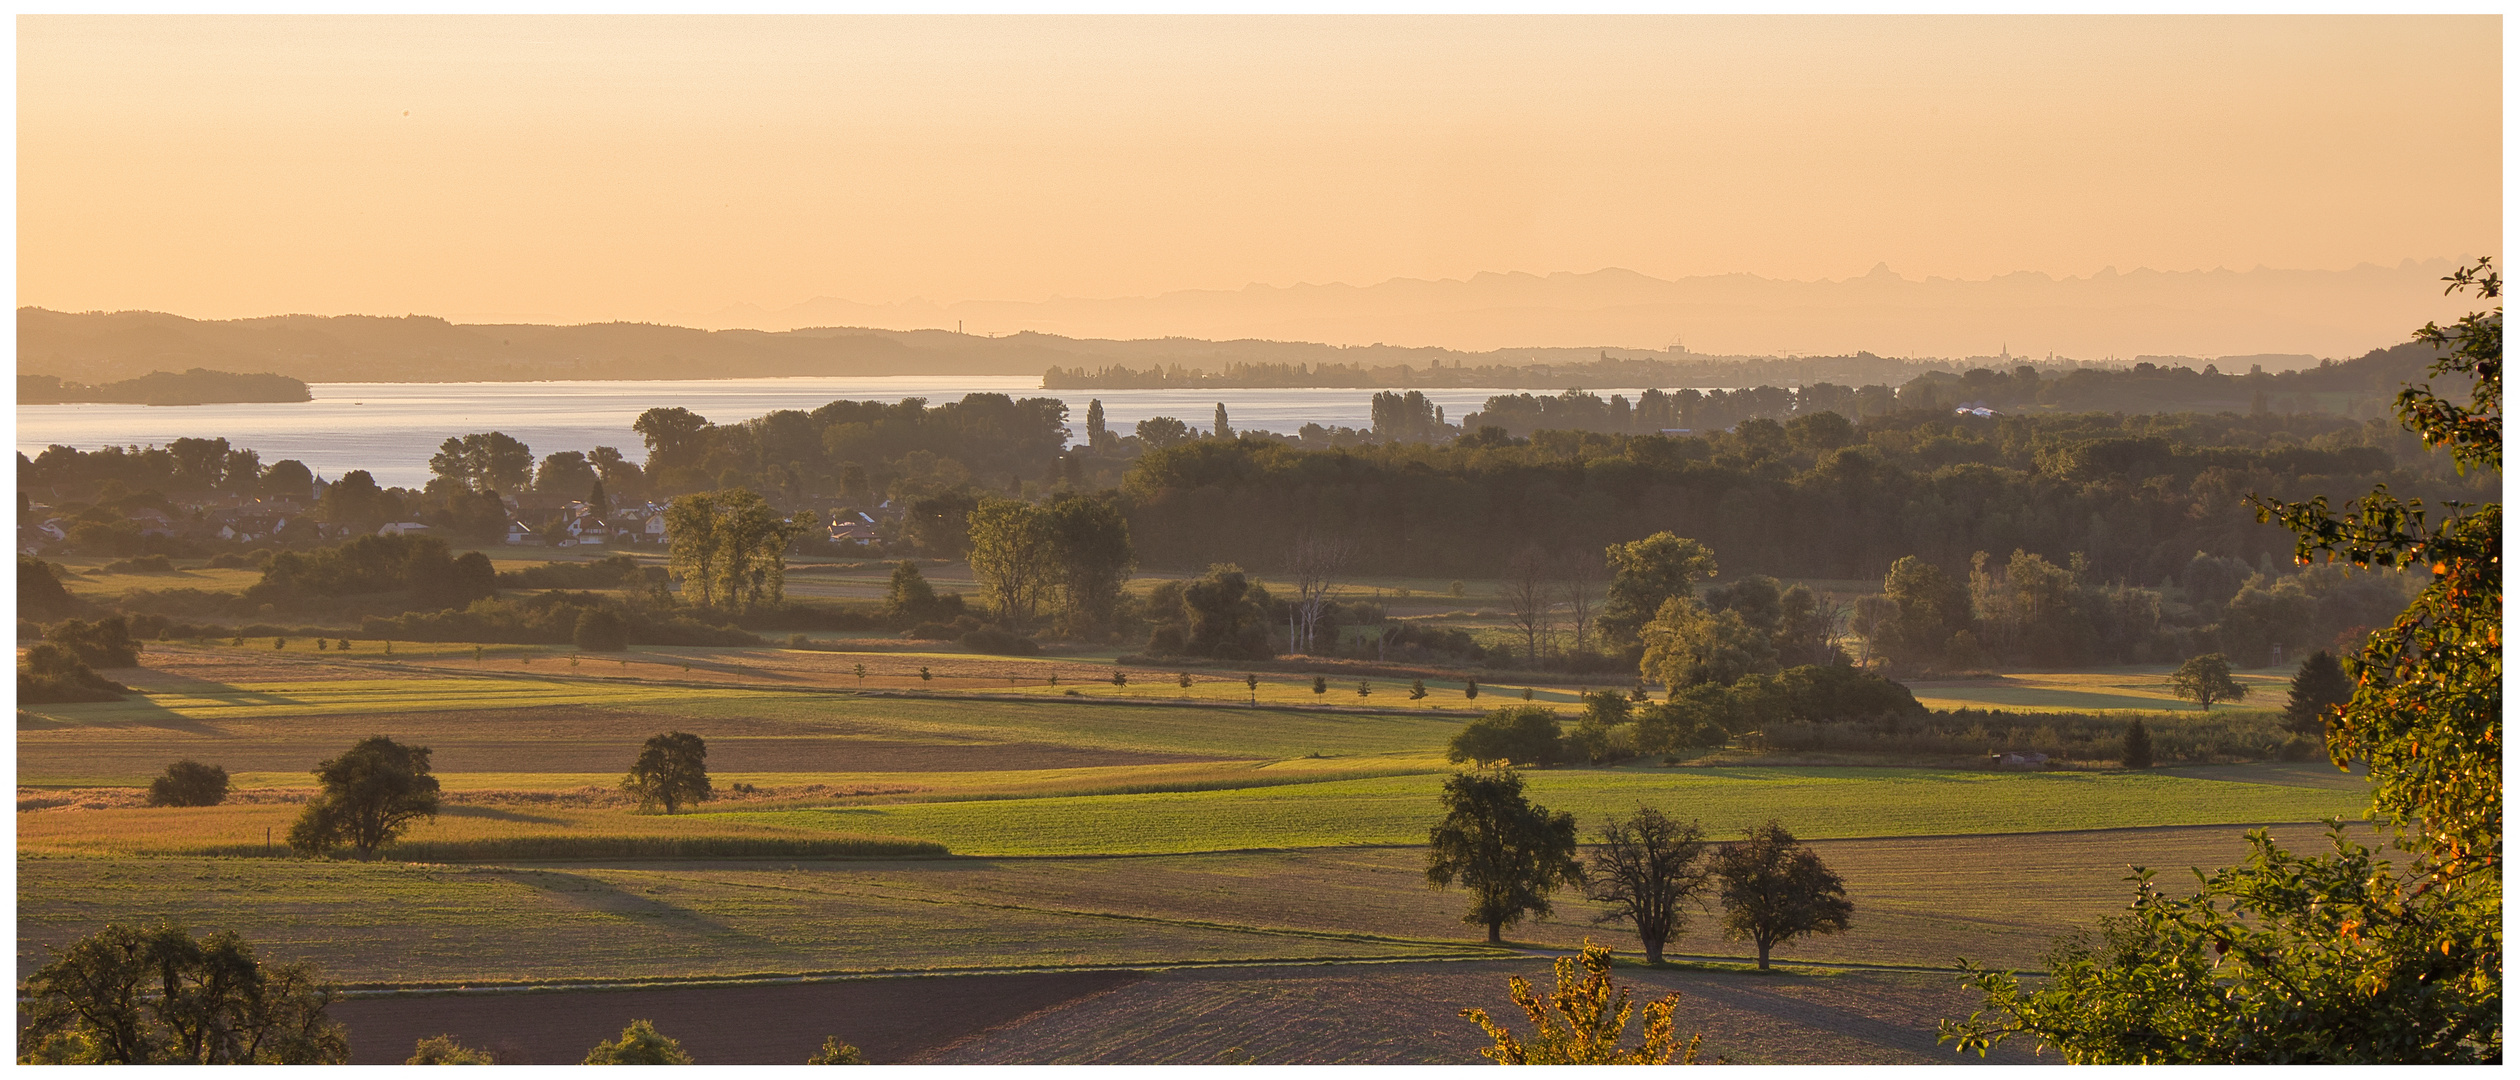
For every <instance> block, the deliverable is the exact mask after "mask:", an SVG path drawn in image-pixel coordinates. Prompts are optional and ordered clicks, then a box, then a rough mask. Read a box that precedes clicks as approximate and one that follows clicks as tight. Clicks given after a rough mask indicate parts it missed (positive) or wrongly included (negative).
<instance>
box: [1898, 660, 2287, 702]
mask: <svg viewBox="0 0 2520 1080" xmlns="http://www.w3.org/2000/svg"><path fill="white" fill-rule="evenodd" d="M2232 676H2233V678H2235V679H2237V680H2238V681H2239V683H2240V684H2241V685H2242V686H2246V687H2248V688H2249V696H2248V698H2247V699H2246V700H2244V701H2242V702H2239V703H2237V704H2224V705H2223V706H2222V709H2223V710H2224V711H2230V710H2232V709H2235V708H2238V709H2251V710H2266V709H2270V708H2271V709H2280V708H2282V706H2283V700H2284V694H2285V691H2286V689H2287V687H2288V685H2289V683H2290V681H2291V678H2292V673H2291V672H2289V671H2283V672H2274V671H2265V672H2247V671H2238V672H2233V673H2232ZM2167 678H2168V674H2167V669H2166V668H2165V669H2161V670H2158V671H2156V670H2153V669H2141V670H2116V671H2059V672H2007V673H2005V674H2002V675H1998V676H1992V677H1989V678H1984V679H1950V680H1917V681H1913V682H1910V683H1908V689H1909V691H1910V692H1912V693H1914V694H1915V695H1916V700H1917V702H1918V703H1920V704H1922V705H1924V706H1925V707H1926V708H1929V709H2010V710H2014V711H2017V712H2068V711H2070V712H2117V711H2126V710H2138V711H2143V712H2163V711H2172V710H2175V711H2202V710H2198V709H2197V707H2196V703H2195V702H2192V701H2186V700H2183V699H2181V698H2179V697H2178V696H2177V695H2175V694H2172V693H2171V692H2170V690H2169V688H2168V687H2167V686H2166V685H2165V682H2166V680H2167Z"/></svg>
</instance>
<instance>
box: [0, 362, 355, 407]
mask: <svg viewBox="0 0 2520 1080" xmlns="http://www.w3.org/2000/svg"><path fill="white" fill-rule="evenodd" d="M17 391H18V404H20V405H61V404H66V403H69V402H84V401H104V402H114V403H117V404H126V405H216V404H221V403H225V402H234V401H278V402H286V401H312V400H314V397H315V396H314V395H313V394H312V393H310V392H308V390H307V389H306V384H305V383H303V382H300V381H298V380H296V379H292V378H289V377H288V376H286V375H270V374H256V375H239V374H236V373H235V372H230V371H205V370H203V369H201V368H194V369H192V370H190V371H186V372H183V373H182V374H177V373H175V372H172V371H152V372H150V373H148V374H146V375H142V376H140V377H139V378H136V379H124V380H122V381H121V382H110V383H105V384H103V385H101V386H89V385H86V384H84V383H75V382H66V381H64V380H62V379H61V378H60V377H58V376H53V375H20V376H18V381H17Z"/></svg>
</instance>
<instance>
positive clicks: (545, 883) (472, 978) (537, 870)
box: [18, 827, 2316, 985]
mask: <svg viewBox="0 0 2520 1080" xmlns="http://www.w3.org/2000/svg"><path fill="white" fill-rule="evenodd" d="M2315 833H2316V830H2315V829H2308V828H2301V827H2291V828H2286V829H2281V830H2278V838H2279V840H2281V841H2282V842H2284V843H2285V844H2286V845H2287V846H2288V847H2291V848H2292V849H2293V850H2296V851H2298V850H2302V849H2304V848H2307V847H2310V846H2312V845H2313V844H2314V843H2315V840H2316V836H2315ZM1815 846H1816V848H1817V850H1818V851H1819V852H1820V854H1821V856H1822V857H1823V858H1824V859H1825V860H1826V861H1827V862H1828V864H1829V865H1830V866H1831V867H1832V868H1833V869H1836V870H1837V871H1839V872H1840V873H1841V874H1843V875H1844V876H1845V878H1846V881H1847V885H1848V890H1849V896H1850V898H1851V899H1852V900H1853V902H1854V904H1855V919H1854V928H1853V930H1852V931H1851V932H1850V933H1847V934H1844V935H1840V936H1835V937H1827V938H1815V939H1811V940H1808V941H1804V942H1798V943H1795V944H1793V945H1790V946H1788V947H1786V948H1784V949H1781V950H1780V951H1779V958H1780V960H1782V961H1783V962H1786V963H1792V962H1795V961H1802V960H1812V961H1831V962H1849V963H1872V964H1904V965H1916V966H1935V967H1941V966H1945V965H1948V964H1949V963H1951V961H1952V954H1953V953H1956V952H1966V953H1967V954H1968V955H1970V956H1971V957H1972V958H1975V959H1981V960H1987V961H1990V962H1993V963H1996V964H2001V965H2009V966H2024V967H2029V966H2036V965H2037V964H2038V963H2039V958H2040V956H2041V955H2042V954H2043V952H2044V951H2045V949H2046V947H2047V944H2048V941H2049V940H2050V939H2051V938H2053V937H2054V936H2055V935H2057V934H2060V933H2063V932H2065V931H2067V930H2070V929H2072V928H2074V927H2077V926H2086V925H2089V924H2090V923H2091V922H2092V921H2094V920H2096V919H2097V918H2098V917H2100V916H2102V915H2106V914H2110V913H2112V912H2113V911H2115V910H2117V909H2119V908H2122V907H2123V906H2124V904H2125V902H2126V899H2127V895H2128V886H2127V885H2126V883H2125V882H2124V881H2122V880H2121V879H2122V878H2123V877H2124V875H2125V870H2124V867H2125V866H2127V865H2128V864H2130V863H2137V864H2142V865H2147V866H2152V867H2156V868H2160V869H2162V870H2164V871H2165V872H2164V873H2163V874H2162V877H2161V880H2162V881H2163V882H2164V883H2165V884H2167V885H2169V886H2171V887H2174V888H2175V887H2177V886H2178V885H2180V884H2181V883H2182V882H2184V881H2185V875H2183V874H2179V873H2177V872H2176V871H2177V870H2178V869H2180V868H2183V867H2186V866H2192V865H2201V866H2218V865H2226V864H2229V863H2232V862H2235V861H2237V860H2238V859H2239V857H2240V855H2241V852H2242V851H2243V845H2242V843H2241V840H2240V837H2239V835H2238V832H2237V830H2228V829H2184V830H2182V829H2170V830H2158V831H2143V832H2133V833H2101V834H2079V835H2063V836H2049V837H2039V838H2035V839H2019V840H2011V839H1995V840H1985V839H1978V838H1964V839H1952V840H1929V839H1895V840H1848V841H1823V842H1821V843H1819V844H1817V845H1815ZM1423 858H1424V854H1423V852H1422V851H1419V850H1416V849H1410V848H1404V849H1360V850H1313V851H1300V852H1267V853H1250V854H1207V855H1172V856H1156V857H1148V858H1134V859H1026V860H1005V861H993V860H987V859H945V860H911V861H900V862H887V861H881V860H873V861H860V862H825V863H819V864H814V863H804V864H799V865H795V866H787V865H781V864H778V863H776V862H763V861H750V862H743V863H725V862H682V863H672V864H651V865H643V866H618V865H600V864H597V865H573V866H549V867H458V866H443V865H428V864H411V863H402V862H378V863H349V862H303V861H295V860H263V859H210V858H187V857H159V858H143V859H129V858H91V857H78V858H69V857H61V856H51V855H31V856H21V857H20V859H19V861H18V874H19V883H20V884H19V890H20V892H19V899H18V911H19V915H18V941H19V946H18V947H19V959H20V964H21V969H23V968H24V967H25V966H26V965H27V964H29V963H30V962H40V961H41V960H42V958H43V956H44V953H43V950H42V948H41V946H43V945H46V944H53V945H58V944H61V943H63V942H66V941H68V940H70V939H71V938H73V937H75V936H77V935H79V934H82V933H86V932H89V931H91V930H93V929H95V928H96V927H97V926H100V925H102V924H103V923H105V922H108V921H114V920H123V921H131V920H154V919H156V918H159V917H170V918H174V919H177V920H179V921H182V922H184V923H186V924H188V925H190V926H192V927H193V928H194V929H196V930H206V929H212V928H225V929H233V930H236V931H238V932H240V933H242V934H244V935H245V936H246V937H247V938H248V939H249V940H252V941H254V942H255V943H256V946H257V948H258V949H260V950H264V951H266V952H268V953H269V954H270V955H272V956H274V957H275V958H278V959H284V960H294V959H304V960H309V961H312V962H314V963H315V964H316V965H317V967H318V968H319V970H322V971H324V972H325V973H327V974H328V975H331V976H332V977H334V978H336V979H340V980H342V981H345V982H352V983H371V984H374V983H394V984H416V983H438V984H457V983H462V984H469V985H483V984H487V983H496V982H507V981H523V980H543V981H556V980H568V979H588V978H623V977H632V976H637V977H647V978H670V977H677V976H731V975H741V974H761V973H780V972H786V973H795V972H846V971H883V970H935V969H950V968H968V967H990V966H1028V965H1041V966H1057V965H1068V964H1092V963H1104V964H1108V963H1179V962H1206V961H1229V960H1237V959H1263V958H1273V959H1289V958H1315V959H1329V958H1368V957H1380V958H1437V957H1443V956H1474V955H1487V954H1488V952H1487V950H1485V949H1484V948H1483V947H1481V946H1480V945H1479V944H1478V939H1479V938H1480V936H1481V933H1480V931H1479V930H1477V929H1475V928H1472V927H1468V926H1465V925H1464V924H1463V923H1462V922H1461V921H1460V915H1461V911H1462V907H1463V898H1462V895H1461V893H1460V892H1458V891H1457V890H1453V891H1436V890H1430V889H1428V888H1426V886H1425V881H1424V877H1423V875H1422V867H1423V863H1422V860H1423ZM1557 908H1558V910H1557V913H1556V915H1555V916H1554V917H1553V918H1545V919H1539V920H1535V921H1531V922H1526V923H1524V924H1522V925H1521V926H1519V927H1517V928H1516V929H1515V930H1513V931H1511V932H1510V934H1509V936H1510V937H1511V938H1512V939H1513V940H1515V941H1517V942H1523V943H1527V944H1533V945H1539V946H1545V947H1553V948H1564V947H1571V946H1573V945H1574V944H1576V943H1577V942H1579V941H1580V940H1581V939H1582V938H1583V937H1585V936H1588V935H1589V936H1592V937H1595V938H1597V939H1599V940H1601V941H1603V942H1604V943H1606V944H1610V945H1611V946H1612V947H1614V948H1618V949H1621V950H1623V951H1626V950H1632V949H1633V948H1634V942H1633V939H1632V938H1631V937H1630V936H1629V935H1628V933H1627V932H1626V931H1625V930H1624V928H1622V927H1620V926H1617V925H1606V926H1605V925H1598V924H1595V923H1594V922H1592V918H1593V916H1594V915H1595V914H1597V909H1596V908H1595V907H1594V906H1593V905H1592V904H1590V903H1588V902H1586V901H1585V900H1583V899H1582V898H1581V897H1580V896H1579V895H1576V894H1574V893H1571V892H1564V893H1560V894H1559V895H1558V897H1557ZM1673 952H1674V954H1675V955H1677V956H1709V955H1711V956H1717V957H1739V956H1741V955H1743V947H1742V946H1741V945H1739V944H1736V943H1732V942H1727V941H1725V940H1723V939H1722V937H1721V935H1720V934H1719V933H1717V932H1716V930H1715V929H1714V927H1713V926H1712V924H1711V923H1710V921H1709V920H1708V919H1707V918H1706V917H1705V916H1704V915H1703V914H1699V913H1695V912H1693V913H1692V915H1691V921H1690V923H1689V926H1688V929H1687V930H1686V931H1685V932H1684V933H1683V934H1682V935H1681V937H1680V938H1679V939H1678V940H1677V941H1676V942H1674V944H1673ZM1500 978H1501V976H1500Z"/></svg>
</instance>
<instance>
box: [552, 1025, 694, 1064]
mask: <svg viewBox="0 0 2520 1080" xmlns="http://www.w3.org/2000/svg"><path fill="white" fill-rule="evenodd" d="M579 1064H582V1065H689V1064H691V1055H689V1054H686V1053H683V1048H682V1044H681V1043H679V1042H676V1041H674V1040H673V1039H670V1038H667V1037H666V1036H664V1035H663V1034H661V1033H659V1032H658V1031H657V1030H656V1025H654V1024H652V1023H649V1022H648V1021H645V1020H633V1021H631V1022H630V1026H629V1027H626V1028H623V1029H621V1038H620V1039H618V1040H616V1041H613V1042H607V1043H596V1044H595V1048H594V1049H592V1050H588V1051H587V1052H586V1060H585V1061H583V1062H580V1063H579Z"/></svg>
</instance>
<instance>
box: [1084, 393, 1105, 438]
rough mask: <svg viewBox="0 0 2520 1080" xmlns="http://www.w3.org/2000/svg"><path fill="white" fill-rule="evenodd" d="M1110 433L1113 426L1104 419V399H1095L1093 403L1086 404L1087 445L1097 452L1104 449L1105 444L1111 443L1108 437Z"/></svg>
mask: <svg viewBox="0 0 2520 1080" xmlns="http://www.w3.org/2000/svg"><path fill="white" fill-rule="evenodd" d="M1110 433H1111V425H1110V424H1109V423H1108V422H1106V421H1105V420H1104V419H1103V406H1102V399H1101V398H1095V399H1093V400H1092V401H1089V402H1086V403H1085V445H1087V446H1090V447H1092V448H1094V449H1096V450H1100V449H1102V448H1103V444H1104V443H1106V442H1109V441H1111V440H1110V439H1109V438H1108V437H1107V436H1109V435H1110Z"/></svg>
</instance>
